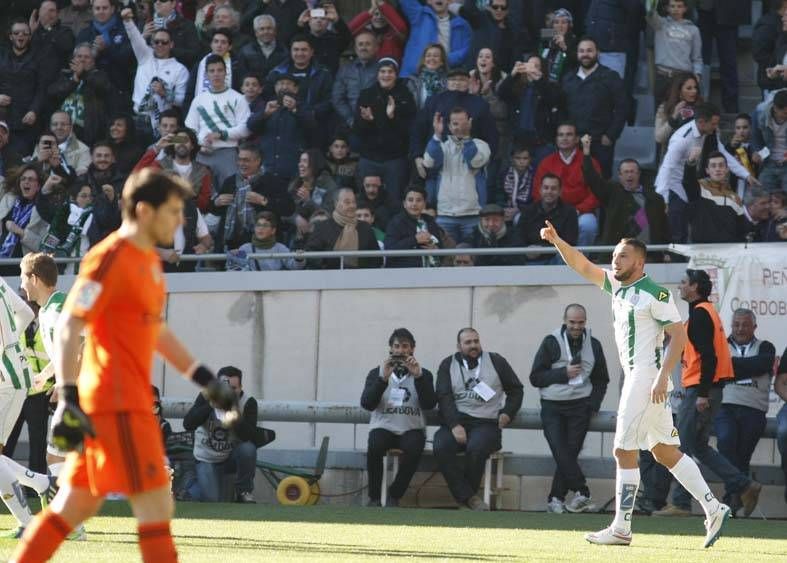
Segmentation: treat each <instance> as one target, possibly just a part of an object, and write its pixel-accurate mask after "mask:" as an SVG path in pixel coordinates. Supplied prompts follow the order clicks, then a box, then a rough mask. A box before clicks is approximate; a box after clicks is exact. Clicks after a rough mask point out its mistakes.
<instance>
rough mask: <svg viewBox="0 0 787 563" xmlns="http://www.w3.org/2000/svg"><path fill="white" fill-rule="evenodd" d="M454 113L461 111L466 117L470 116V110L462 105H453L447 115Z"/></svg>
mask: <svg viewBox="0 0 787 563" xmlns="http://www.w3.org/2000/svg"><path fill="white" fill-rule="evenodd" d="M455 113H463V114H465V115H466V116H467V117H468V118H469V117H470V112H469V111H467V109H465V108H463V107H462V106H454V107H452V108H451V111H450V112H449V113H448V116H449V117H450V116H452V115H454V114H455Z"/></svg>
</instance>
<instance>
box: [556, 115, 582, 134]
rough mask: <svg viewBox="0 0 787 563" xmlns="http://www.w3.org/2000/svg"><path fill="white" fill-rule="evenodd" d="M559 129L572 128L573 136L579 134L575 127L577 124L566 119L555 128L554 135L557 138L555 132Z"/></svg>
mask: <svg viewBox="0 0 787 563" xmlns="http://www.w3.org/2000/svg"><path fill="white" fill-rule="evenodd" d="M561 127H573V128H574V134H575V135H578V134H579V128H578V127H577V124H576V123H575V122H573V121H571V120H569V119H566V120H564V121H560V122H558V124H557V127H555V135H556V136H557V130H558V129H560V128H561Z"/></svg>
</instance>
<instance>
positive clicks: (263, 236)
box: [227, 211, 306, 271]
mask: <svg viewBox="0 0 787 563" xmlns="http://www.w3.org/2000/svg"><path fill="white" fill-rule="evenodd" d="M278 228H279V219H278V217H276V214H275V213H272V212H270V211H262V212H260V213H259V214H258V215H257V218H256V220H255V222H254V235H252V237H251V242H247V243H245V244H242V245H240V248H238V249H237V250H232V251H230V254H231V256H230V257H228V258H227V269H228V270H251V271H263V270H302V269H303V267H304V266H305V265H306V262H305V261H304V260H303V259H302V258H301V259H299V258H286V259H284V258H282V259H277V258H268V259H261V258H248V255H249V254H254V253H263V252H276V253H282V252H289V251H290V249H289V248H287V247H286V246H285V245H283V244H282V243H280V242H278V241H277V240H276V232H277V230H278Z"/></svg>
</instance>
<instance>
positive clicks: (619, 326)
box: [602, 270, 681, 374]
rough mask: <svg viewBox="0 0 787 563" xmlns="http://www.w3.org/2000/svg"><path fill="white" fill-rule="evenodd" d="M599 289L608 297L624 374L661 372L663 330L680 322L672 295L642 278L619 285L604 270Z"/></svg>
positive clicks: (645, 276) (648, 278) (648, 279)
mask: <svg viewBox="0 0 787 563" xmlns="http://www.w3.org/2000/svg"><path fill="white" fill-rule="evenodd" d="M602 289H603V290H604V291H605V292H607V293H609V294H610V295H611V296H612V323H613V325H614V327H615V341H616V343H617V345H618V354H619V356H620V365H621V366H623V369H624V370H625V372H626V373H627V374H631V373H637V372H642V371H645V372H649V373H653V372H654V371H655V372H658V370H659V369H661V361H662V357H661V354H662V350H663V344H664V327H665V326H666V325H669V324H672V323H678V322H680V321H681V318H680V313H679V312H678V308H677V306H676V305H675V300H674V298H673V297H672V292H671V291H670V290H668V289H667V288H665V287H662V286H660V285H658V284H657V283H656V282H654V281H653V280H652V279H650V277H648V276H647V274H646V275H644V276H642V277H641V278H640V279H638V280H637V281H635V282H634V283H632V284H629V285H621V283H620V282H619V281H618V280H616V279H615V276H614V274H613V273H612V272H611V271H610V270H604V285H603V287H602Z"/></svg>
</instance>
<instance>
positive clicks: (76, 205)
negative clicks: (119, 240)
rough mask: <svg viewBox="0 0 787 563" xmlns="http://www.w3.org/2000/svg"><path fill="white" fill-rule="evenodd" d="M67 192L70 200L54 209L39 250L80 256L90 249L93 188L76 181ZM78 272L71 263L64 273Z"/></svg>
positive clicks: (75, 265)
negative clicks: (89, 233) (47, 230)
mask: <svg viewBox="0 0 787 563" xmlns="http://www.w3.org/2000/svg"><path fill="white" fill-rule="evenodd" d="M109 189H113V188H112V187H111V186H109ZM69 195H70V201H68V202H65V203H64V204H63V205H62V206H61V207H60V208H59V209H58V210H57V211H55V214H54V216H53V218H52V221H51V222H50V225H49V232H48V233H47V235H46V237H44V240H43V242H42V243H41V250H42V251H44V252H47V253H49V254H52V255H54V256H59V257H66V256H70V257H80V256H84V255H85V253H86V252H87V251H88V249H90V240H89V238H88V234H87V233H88V229H90V226H91V225H92V222H93V191H92V189H91V187H90V186H88V185H79V184H75V185H74V186H72V187H71V189H70V190H69ZM77 271H78V265H77V264H75V263H70V264H68V265H67V266H66V269H65V272H64V273H66V274H74V273H77Z"/></svg>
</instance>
